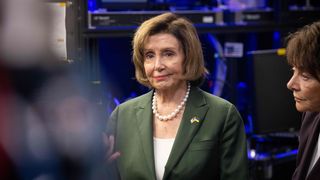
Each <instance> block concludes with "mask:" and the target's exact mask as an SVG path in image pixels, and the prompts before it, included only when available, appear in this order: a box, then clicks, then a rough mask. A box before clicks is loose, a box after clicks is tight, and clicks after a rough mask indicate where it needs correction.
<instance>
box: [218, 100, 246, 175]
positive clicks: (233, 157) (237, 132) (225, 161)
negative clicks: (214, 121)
mask: <svg viewBox="0 0 320 180" xmlns="http://www.w3.org/2000/svg"><path fill="white" fill-rule="evenodd" d="M220 141H221V146H220V152H221V161H220V162H221V165H220V167H221V179H222V180H234V179H237V180H246V179H249V174H248V157H247V147H246V146H247V145H246V134H245V130H244V124H243V120H242V118H241V116H240V114H239V112H238V111H237V109H236V108H235V107H234V105H231V106H230V107H229V110H228V114H227V118H226V121H225V124H224V127H223V134H222V138H221V139H220Z"/></svg>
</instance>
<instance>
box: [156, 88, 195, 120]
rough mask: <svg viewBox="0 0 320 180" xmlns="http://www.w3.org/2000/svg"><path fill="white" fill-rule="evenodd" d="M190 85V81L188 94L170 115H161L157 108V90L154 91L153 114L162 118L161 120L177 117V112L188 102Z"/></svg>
mask: <svg viewBox="0 0 320 180" xmlns="http://www.w3.org/2000/svg"><path fill="white" fill-rule="evenodd" d="M190 87H191V85H190V83H188V89H187V92H186V95H185V96H184V98H183V99H182V101H181V103H180V104H179V105H178V107H177V108H176V109H175V110H174V111H173V112H172V113H170V114H169V115H164V116H162V115H160V114H159V112H158V110H157V92H156V91H154V94H153V97H152V112H153V114H154V115H155V116H156V117H157V118H158V119H160V121H168V120H170V119H172V118H174V117H176V116H177V114H178V113H179V112H180V111H181V109H182V108H183V107H184V105H185V104H186V102H187V99H188V97H189V93H190Z"/></svg>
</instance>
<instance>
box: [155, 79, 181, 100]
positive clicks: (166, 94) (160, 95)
mask: <svg viewBox="0 0 320 180" xmlns="http://www.w3.org/2000/svg"><path fill="white" fill-rule="evenodd" d="M186 91H187V82H183V83H181V85H179V86H177V87H176V88H171V89H168V90H156V92H157V101H158V102H159V103H161V104H166V103H174V102H176V103H179V102H180V101H181V99H182V98H183V97H184V95H185V94H186Z"/></svg>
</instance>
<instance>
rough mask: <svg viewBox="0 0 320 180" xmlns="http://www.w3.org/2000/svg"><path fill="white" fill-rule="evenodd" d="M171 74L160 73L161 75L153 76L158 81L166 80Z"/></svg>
mask: <svg viewBox="0 0 320 180" xmlns="http://www.w3.org/2000/svg"><path fill="white" fill-rule="evenodd" d="M168 76H169V75H160V76H153V78H154V79H155V80H157V81H161V80H164V79H166V78H167V77H168Z"/></svg>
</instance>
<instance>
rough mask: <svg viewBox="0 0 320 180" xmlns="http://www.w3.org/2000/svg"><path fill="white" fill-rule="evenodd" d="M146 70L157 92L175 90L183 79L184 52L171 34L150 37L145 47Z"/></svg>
mask: <svg viewBox="0 0 320 180" xmlns="http://www.w3.org/2000/svg"><path fill="white" fill-rule="evenodd" d="M143 56H144V69H145V72H146V75H147V78H148V80H149V82H150V84H151V86H152V87H154V88H155V89H157V90H168V89H174V88H178V87H179V86H181V85H182V84H183V83H184V82H185V80H184V79H183V62H184V59H185V56H184V51H183V49H182V46H181V44H180V42H179V41H178V40H177V38H175V37H174V36H173V35H171V34H166V33H160V34H155V35H152V36H150V37H149V38H148V39H147V41H146V44H145V47H144V55H143Z"/></svg>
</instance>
